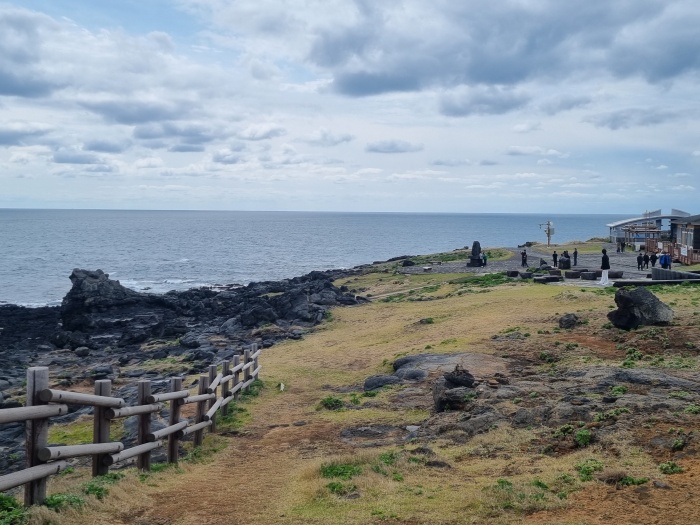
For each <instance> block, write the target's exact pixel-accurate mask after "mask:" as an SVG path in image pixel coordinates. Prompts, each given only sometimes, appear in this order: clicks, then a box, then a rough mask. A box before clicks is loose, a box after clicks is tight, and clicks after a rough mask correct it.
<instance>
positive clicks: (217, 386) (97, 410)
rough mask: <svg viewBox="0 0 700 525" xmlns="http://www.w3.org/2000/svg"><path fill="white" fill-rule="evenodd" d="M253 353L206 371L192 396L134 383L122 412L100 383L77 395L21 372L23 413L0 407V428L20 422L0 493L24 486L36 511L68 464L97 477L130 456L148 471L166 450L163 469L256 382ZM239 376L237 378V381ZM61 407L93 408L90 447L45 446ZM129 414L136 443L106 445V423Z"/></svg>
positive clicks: (40, 371)
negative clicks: (192, 410) (154, 421)
mask: <svg viewBox="0 0 700 525" xmlns="http://www.w3.org/2000/svg"><path fill="white" fill-rule="evenodd" d="M260 353H261V349H258V347H257V345H255V344H253V345H251V347H250V349H246V350H245V351H244V354H243V360H242V361H241V356H238V355H236V356H234V358H233V363H232V362H231V361H223V362H222V363H221V365H220V366H221V370H219V365H210V366H209V368H208V373H207V374H203V375H201V376H200V377H199V386H198V392H197V394H196V395H190V392H189V390H187V389H184V390H183V388H182V378H181V377H175V378H171V380H170V391H169V392H164V393H159V394H152V393H151V382H150V381H148V380H141V381H139V382H138V402H137V404H136V405H133V406H126V402H125V401H124V399H122V398H119V397H114V396H112V394H111V392H112V383H111V381H109V380H106V379H102V380H98V381H95V393H94V394H85V393H81V392H70V391H64V390H55V389H52V388H49V369H48V367H32V368H29V369H28V370H27V403H26V406H24V407H19V408H5V409H0V424H7V423H17V422H24V423H25V426H26V437H27V443H26V450H27V458H26V468H25V469H24V470H20V471H18V472H13V473H11V474H7V475H4V476H0V492H2V491H6V490H9V489H12V488H15V487H19V486H20V485H24V486H25V488H24V503H25V505H27V506H29V505H37V504H41V503H43V501H44V499H46V481H47V479H48V478H49V477H50V476H52V475H55V474H58V473H60V472H61V471H63V470H65V469H66V468H68V466H69V464H68V463H67V462H66V461H64V460H65V459H68V458H78V457H88V456H92V474H93V476H101V475H104V474H107V473H108V472H109V467H110V466H112V465H115V464H117V463H119V462H122V461H126V460H128V459H131V458H134V457H135V458H137V461H136V464H137V467H138V468H139V469H142V470H150V466H151V452H152V451H153V450H156V449H158V448H160V447H164V446H165V447H167V456H168V463H177V462H178V459H179V441H180V440H182V439H184V438H185V437H187V436H189V435H190V434H194V445H195V446H200V445H201V444H202V441H203V439H204V435H203V433H204V430H206V429H209V432H215V431H216V417H217V414H218V413H219V412H221V413H222V415H224V416H225V415H226V414H227V413H228V405H229V403H230V402H231V401H234V400H237V399H238V398H239V395H240V393H241V391H245V390H247V389H248V388H250V385H251V384H252V383H253V381H255V380H256V379H258V377H259V375H260V366H259V364H258V360H259V357H260ZM241 374H242V375H243V377H241ZM166 403H167V404H169V410H170V414H169V418H168V426H166V427H165V428H161V429H159V430H155V431H153V430H151V417H152V415H153V414H154V413H156V412H160V411H161V410H164V409H165V407H166ZM192 403H194V404H196V416H195V417H194V418H193V419H192V420H189V419H182V418H181V409H182V407H183V406H184V405H187V404H192ZM68 405H83V406H92V407H94V412H93V442H92V443H88V444H83V445H69V446H49V444H48V430H49V423H50V419H51V418H52V417H58V416H63V415H66V414H67V413H68ZM129 416H137V417H138V420H139V425H138V444H137V445H136V446H133V447H131V448H128V449H125V448H124V445H123V444H122V443H121V442H114V441H112V440H111V438H110V435H109V431H110V424H111V422H112V421H113V420H115V419H118V418H123V417H129Z"/></svg>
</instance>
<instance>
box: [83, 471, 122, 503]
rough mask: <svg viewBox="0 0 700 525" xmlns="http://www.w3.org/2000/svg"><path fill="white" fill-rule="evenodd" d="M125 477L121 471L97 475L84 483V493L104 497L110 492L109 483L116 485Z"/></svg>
mask: <svg viewBox="0 0 700 525" xmlns="http://www.w3.org/2000/svg"><path fill="white" fill-rule="evenodd" d="M123 478H124V474H122V473H121V472H110V473H108V474H105V475H104V476H97V477H96V478H92V479H91V480H90V481H88V482H87V483H85V484H84V485H83V494H87V495H88V496H95V497H96V498H97V499H99V500H101V499H104V498H105V496H107V494H109V488H107V487H108V486H109V485H114V484H116V483H118V482H119V481H120V480H121V479H123Z"/></svg>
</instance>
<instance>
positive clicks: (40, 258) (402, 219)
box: [0, 209, 622, 306]
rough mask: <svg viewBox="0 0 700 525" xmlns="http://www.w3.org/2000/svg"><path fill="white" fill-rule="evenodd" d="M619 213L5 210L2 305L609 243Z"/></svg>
mask: <svg viewBox="0 0 700 525" xmlns="http://www.w3.org/2000/svg"><path fill="white" fill-rule="evenodd" d="M620 217H622V216H621V215H556V214H549V215H539V214H455V213H445V214H435V213H416V214H412V213H344V212H338V213H335V212H323V213H321V212H195V211H182V212H181V211H114V210H8V209H4V210H0V226H2V227H1V228H0V245H2V246H4V249H5V253H4V264H3V265H2V266H0V283H2V286H1V287H0V304H21V305H28V306H40V305H51V304H53V305H57V304H60V301H61V299H62V298H63V296H64V295H65V294H66V293H67V292H68V290H69V289H70V281H69V280H68V276H69V275H70V273H71V271H72V270H73V269H74V268H76V267H82V268H93V269H97V268H99V269H102V270H103V271H104V272H106V273H108V274H110V276H111V277H112V278H114V279H118V280H120V282H122V284H124V285H125V286H127V287H129V288H132V289H134V290H137V291H149V292H154V293H164V292H167V291H169V290H172V289H174V290H185V289H189V288H193V287H198V286H210V285H216V284H229V283H238V284H247V283H250V282H259V281H268V280H279V279H285V278H292V277H295V276H299V275H304V274H306V273H308V272H310V271H314V270H329V269H336V268H352V267H354V266H357V265H361V264H368V263H371V262H373V261H376V260H386V259H389V258H391V257H394V256H396V255H397V254H414V255H417V254H427V253H436V252H442V251H449V250H453V249H456V248H460V247H464V246H471V244H472V242H473V241H474V240H479V241H480V242H481V244H482V245H483V246H493V247H495V246H504V247H515V246H517V245H519V244H523V243H524V242H526V241H535V240H538V239H539V240H542V241H546V237H545V236H544V234H543V232H542V230H541V229H540V227H539V224H541V223H543V222H545V221H547V220H552V221H553V222H554V224H555V228H556V233H555V236H554V238H553V241H554V242H560V243H561V242H564V241H573V240H585V239H590V238H591V237H599V236H603V235H606V234H607V233H608V230H607V227H606V226H605V225H606V224H607V223H608V222H611V221H612V220H615V219H618V218H620Z"/></svg>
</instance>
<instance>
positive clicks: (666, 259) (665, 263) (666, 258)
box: [659, 252, 671, 270]
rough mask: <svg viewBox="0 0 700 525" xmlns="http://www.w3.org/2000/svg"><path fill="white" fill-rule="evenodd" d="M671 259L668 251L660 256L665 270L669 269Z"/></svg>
mask: <svg viewBox="0 0 700 525" xmlns="http://www.w3.org/2000/svg"><path fill="white" fill-rule="evenodd" d="M670 259H671V257H669V255H668V254H667V253H666V252H661V257H659V264H660V265H661V267H662V268H663V269H664V270H668V269H669V267H670V266H671V265H670Z"/></svg>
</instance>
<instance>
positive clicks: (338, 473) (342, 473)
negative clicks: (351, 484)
mask: <svg viewBox="0 0 700 525" xmlns="http://www.w3.org/2000/svg"><path fill="white" fill-rule="evenodd" d="M359 474H362V468H360V466H359V465H353V464H352V463H327V464H325V465H321V476H323V477H324V478H339V479H342V480H343V481H348V480H349V479H351V478H352V477H353V476H357V475H359Z"/></svg>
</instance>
